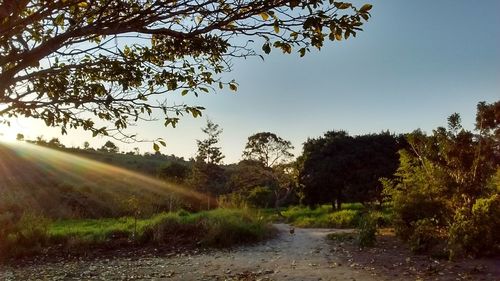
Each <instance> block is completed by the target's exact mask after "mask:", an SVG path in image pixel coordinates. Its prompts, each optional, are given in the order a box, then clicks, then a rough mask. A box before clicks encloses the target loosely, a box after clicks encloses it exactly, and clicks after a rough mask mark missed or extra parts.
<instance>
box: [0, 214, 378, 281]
mask: <svg viewBox="0 0 500 281" xmlns="http://www.w3.org/2000/svg"><path fill="white" fill-rule="evenodd" d="M276 227H277V228H278V230H279V231H280V233H279V235H278V236H277V237H276V238H274V239H272V240H269V241H267V242H266V243H262V244H259V245H253V246H245V247H238V248H233V249H231V250H224V251H210V252H207V253H201V254H195V255H192V254H190V255H187V254H180V255H179V254H178V255H172V256H166V257H165V256H161V257H156V256H150V257H139V258H134V257H116V258H98V259H90V260H73V261H71V260H70V261H58V262H50V263H42V264H37V263H34V264H32V265H25V266H22V267H12V266H8V267H4V268H1V269H0V280H36V279H38V280H301V281H302V280H304V281H305V280H358V281H362V280H383V278H379V277H378V276H375V275H373V274H370V272H369V271H364V270H358V269H355V268H353V267H351V266H349V265H348V264H344V263H343V262H342V261H341V259H340V258H339V257H337V256H336V255H335V253H334V252H332V250H331V248H332V247H331V245H329V244H328V243H327V241H326V239H325V236H326V235H327V234H328V233H331V232H339V231H345V230H328V229H296V230H295V234H294V235H291V234H290V233H289V226H287V225H284V224H276Z"/></svg>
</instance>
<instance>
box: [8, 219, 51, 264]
mask: <svg viewBox="0 0 500 281" xmlns="http://www.w3.org/2000/svg"><path fill="white" fill-rule="evenodd" d="M10 219H12V217H10ZM10 219H9V217H3V219H2V221H1V222H0V223H1V224H2V226H5V227H2V230H1V231H0V235H1V237H0V250H2V251H1V253H0V256H1V255H3V256H7V257H9V256H22V255H26V254H32V253H37V252H39V251H40V250H41V249H42V247H43V246H45V245H46V244H47V241H48V228H49V224H50V221H49V220H48V219H47V218H45V217H43V216H41V215H38V214H34V213H30V212H25V213H23V215H22V216H21V218H20V219H19V221H18V222H17V223H13V222H12V220H10Z"/></svg>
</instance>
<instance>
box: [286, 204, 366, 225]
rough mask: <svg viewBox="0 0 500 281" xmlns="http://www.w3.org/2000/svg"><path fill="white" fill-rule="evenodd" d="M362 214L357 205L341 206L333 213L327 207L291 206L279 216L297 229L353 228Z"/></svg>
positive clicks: (362, 210)
mask: <svg viewBox="0 0 500 281" xmlns="http://www.w3.org/2000/svg"><path fill="white" fill-rule="evenodd" d="M363 212H364V209H361V208H360V205H359V204H343V205H342V208H341V210H338V211H333V210H332V207H331V206H328V205H323V206H320V207H317V208H310V207H301V206H293V207H289V208H288V209H286V210H284V211H281V214H282V215H283V217H285V219H286V220H287V222H289V223H291V224H293V225H295V226H298V227H320V228H321V227H326V228H354V227H357V226H358V224H359V221H360V218H361V215H362V213H363Z"/></svg>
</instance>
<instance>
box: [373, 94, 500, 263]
mask: <svg viewBox="0 0 500 281" xmlns="http://www.w3.org/2000/svg"><path fill="white" fill-rule="evenodd" d="M498 116H500V102H496V103H494V104H491V105H487V104H486V103H479V104H478V113H477V116H476V129H477V131H476V133H474V132H471V131H467V130H465V129H463V128H462V126H461V124H460V116H459V115H458V114H453V115H451V116H450V117H449V118H448V129H446V128H443V127H439V128H437V129H436V130H434V131H433V133H432V135H426V134H424V133H422V132H421V131H418V130H417V131H415V132H413V133H411V134H408V135H407V136H406V138H407V140H408V144H409V149H408V150H403V151H401V152H400V166H399V168H398V170H397V173H396V178H395V179H394V180H382V182H383V185H384V193H385V195H387V196H388V197H389V198H390V199H391V200H392V205H393V211H394V226H395V229H396V234H398V235H399V236H400V237H401V238H403V239H404V240H407V241H408V242H409V244H410V247H411V249H412V250H413V251H416V252H434V253H438V254H439V253H443V252H444V251H447V252H448V256H449V257H450V258H453V257H456V256H459V255H475V256H477V255H483V254H490V253H494V252H500V251H499V248H500V247H499V240H500V238H498V237H499V235H498V233H500V203H499V199H498V196H499V195H498V191H499V190H500V189H499V187H500V184H499V183H500V180H499V179H500V168H499V166H498V145H497V143H498V141H497V136H498V134H499V133H500V121H499V120H498V118H497V117H498ZM436 250H437V251H438V252H435V251H436Z"/></svg>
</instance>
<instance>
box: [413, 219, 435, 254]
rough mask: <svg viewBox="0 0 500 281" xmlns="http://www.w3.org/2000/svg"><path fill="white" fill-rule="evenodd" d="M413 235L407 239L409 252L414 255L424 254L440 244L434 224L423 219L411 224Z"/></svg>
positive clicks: (429, 220)
mask: <svg viewBox="0 0 500 281" xmlns="http://www.w3.org/2000/svg"><path fill="white" fill-rule="evenodd" d="M412 229H413V233H412V234H411V235H410V236H409V237H408V242H409V244H410V250H411V251H412V252H414V253H424V252H428V251H430V250H431V249H433V248H434V247H435V246H436V245H438V244H439V242H440V240H441V239H440V236H439V232H438V227H437V226H436V222H435V221H433V220H432V219H429V218H425V219H421V220H417V221H415V222H413V223H412Z"/></svg>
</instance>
